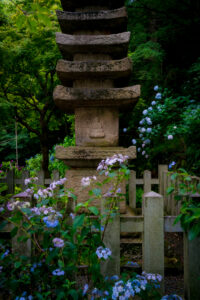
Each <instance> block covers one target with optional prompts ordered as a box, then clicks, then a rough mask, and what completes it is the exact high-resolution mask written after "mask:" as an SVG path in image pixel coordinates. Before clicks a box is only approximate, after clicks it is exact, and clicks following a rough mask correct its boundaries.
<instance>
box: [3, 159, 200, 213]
mask: <svg viewBox="0 0 200 300" xmlns="http://www.w3.org/2000/svg"><path fill="white" fill-rule="evenodd" d="M29 177H30V174H29V172H28V171H23V172H22V176H21V178H15V176H14V171H13V170H10V171H9V172H8V173H7V176H6V177H5V178H0V183H6V184H7V186H8V191H7V192H8V194H13V193H14V188H15V185H20V186H21V187H22V191H23V190H25V189H26V186H25V184H24V180H25V178H29ZM37 177H38V181H37V182H36V184H38V185H49V184H50V183H51V182H52V181H54V180H59V173H58V171H56V170H54V171H53V176H52V179H50V178H48V179H45V177H44V172H43V171H39V172H38V173H37ZM193 179H194V180H195V181H196V182H200V178H198V177H195V176H194V178H193ZM128 184H129V206H130V207H131V208H136V191H137V187H143V192H144V194H145V193H148V192H150V191H151V190H155V186H157V189H156V191H158V193H159V194H160V195H162V196H163V197H164V210H165V215H169V216H176V215H178V214H179V212H180V202H179V203H177V202H176V200H175V199H174V194H171V195H167V189H168V187H170V186H171V185H172V180H171V176H170V175H169V172H168V166H167V165H158V178H152V173H151V171H149V170H145V171H144V173H143V178H137V177H136V172H135V171H134V170H131V171H130V178H129V182H128ZM176 184H178V182H177V181H176Z"/></svg>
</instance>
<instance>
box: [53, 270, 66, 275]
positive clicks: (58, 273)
mask: <svg viewBox="0 0 200 300" xmlns="http://www.w3.org/2000/svg"><path fill="white" fill-rule="evenodd" d="M52 274H53V275H54V276H62V275H64V274H65V271H63V270H60V269H56V270H54V271H53V272H52Z"/></svg>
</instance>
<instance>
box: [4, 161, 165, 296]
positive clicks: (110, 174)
mask: <svg viewBox="0 0 200 300" xmlns="http://www.w3.org/2000/svg"><path fill="white" fill-rule="evenodd" d="M126 159H127V158H126V157H123V156H114V157H112V158H109V159H107V160H105V161H103V162H101V164H100V165H99V167H98V170H99V171H100V173H101V174H102V175H104V176H106V177H107V179H105V181H106V182H104V183H103V184H106V183H109V184H110V186H111V185H112V186H113V188H112V189H111V190H108V193H109V194H107V195H104V197H106V202H105V203H106V205H107V208H108V214H106V215H105V216H101V215H100V213H99V210H98V209H97V208H96V207H91V206H90V205H89V203H90V201H92V200H94V199H95V198H99V197H102V195H101V187H102V182H101V181H100V182H97V181H96V178H94V177H92V178H89V177H87V178H83V179H82V185H83V186H88V185H90V184H91V185H92V186H93V184H94V186H93V188H92V189H91V190H90V192H89V199H88V201H87V202H86V203H83V204H81V205H79V206H76V209H75V210H76V213H77V214H74V213H70V215H69V212H68V211H67V209H66V204H67V202H68V200H69V198H73V199H74V200H75V196H74V195H73V194H72V192H71V191H70V190H66V189H65V190H64V189H63V188H62V184H63V183H64V181H65V179H61V180H59V181H57V182H53V183H51V185H50V187H48V188H42V187H40V188H39V190H38V189H37V188H36V185H35V184H34V182H35V181H36V180H37V178H28V179H26V180H25V184H26V185H28V189H27V190H26V192H27V193H28V194H29V195H33V197H34V199H35V201H37V204H36V206H35V207H32V208H31V207H30V202H22V201H15V202H8V203H7V205H6V206H4V207H3V206H1V208H0V211H1V217H3V218H4V219H5V222H3V223H2V225H1V229H2V228H3V227H4V226H5V225H6V224H7V223H11V224H13V229H12V231H11V237H12V238H13V237H16V238H17V241H18V242H19V243H21V245H22V244H23V243H26V242H27V241H28V240H31V243H32V248H33V249H32V251H33V253H34V255H33V256H31V257H30V256H29V255H28V253H27V254H26V253H25V251H24V250H23V254H22V253H20V249H19V248H18V252H17V251H16V252H10V250H9V249H8V245H7V243H6V241H2V242H3V243H2V244H1V266H0V286H1V289H2V290H3V293H4V295H6V297H10V296H11V298H13V299H20V297H24V299H29V300H30V299H49V297H51V299H66V297H67V299H88V296H90V297H91V299H96V298H102V297H104V299H119V298H120V296H121V297H124V298H123V299H131V298H132V297H134V295H135V294H137V295H138V296H139V297H140V299H154V300H156V299H160V294H159V292H158V290H157V289H158V288H159V286H160V285H159V282H160V281H161V276H160V275H154V274H146V273H143V274H142V276H140V275H137V274H135V273H134V274H132V276H131V277H130V276H128V275H126V274H123V275H122V279H121V280H119V278H118V276H113V277H111V278H104V277H103V276H102V275H101V272H100V263H102V262H103V261H105V260H107V259H109V257H110V256H111V251H110V250H109V249H108V248H105V245H104V243H103V238H104V234H105V231H106V227H107V224H108V222H109V221H110V220H111V219H112V218H113V217H115V216H116V214H117V213H118V212H117V211H118V207H117V206H116V203H117V202H118V200H119V199H120V198H121V194H120V192H119V185H120V183H121V181H122V180H124V179H126V178H127V176H128V173H129V172H128V169H127V167H126ZM117 165H119V169H116V166H117ZM113 167H114V168H113ZM95 186H97V187H98V188H97V187H95ZM58 205H59V207H61V210H60V211H58ZM80 207H81V208H83V207H84V208H85V210H84V213H81V214H80V213H78V211H79V208H80ZM86 208H87V209H86ZM4 210H5V211H6V213H5V212H4ZM8 211H9V212H10V215H9V216H8V215H7V212H8ZM110 212H112V214H110ZM91 215H93V216H95V218H93V217H91ZM102 226H103V229H102ZM101 232H102V234H100V233H101ZM25 254H26V255H25ZM79 265H87V273H88V279H89V282H90V285H91V286H90V289H89V290H88V284H85V286H84V287H83V286H82V287H81V286H80V285H79V284H78V283H77V282H76V276H75V275H76V274H79V270H80V269H79ZM47 275H48V276H47ZM38 278H40V280H38Z"/></svg>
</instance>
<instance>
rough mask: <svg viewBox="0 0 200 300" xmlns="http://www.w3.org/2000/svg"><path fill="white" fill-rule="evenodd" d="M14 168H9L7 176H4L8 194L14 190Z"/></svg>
mask: <svg viewBox="0 0 200 300" xmlns="http://www.w3.org/2000/svg"><path fill="white" fill-rule="evenodd" d="M14 173H15V172H14V170H13V169H11V170H9V171H8V173H7V176H6V184H7V186H8V190H7V193H8V194H14V191H15V184H14V175H15V174H14Z"/></svg>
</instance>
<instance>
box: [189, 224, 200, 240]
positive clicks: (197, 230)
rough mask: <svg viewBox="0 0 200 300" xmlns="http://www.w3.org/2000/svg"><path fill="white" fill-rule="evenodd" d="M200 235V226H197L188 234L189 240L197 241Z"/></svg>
mask: <svg viewBox="0 0 200 300" xmlns="http://www.w3.org/2000/svg"><path fill="white" fill-rule="evenodd" d="M199 233H200V224H195V225H194V226H193V227H192V228H191V229H190V230H189V233H188V238H189V240H190V241H191V240H193V239H195V238H196V237H197V236H198V235H199Z"/></svg>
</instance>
